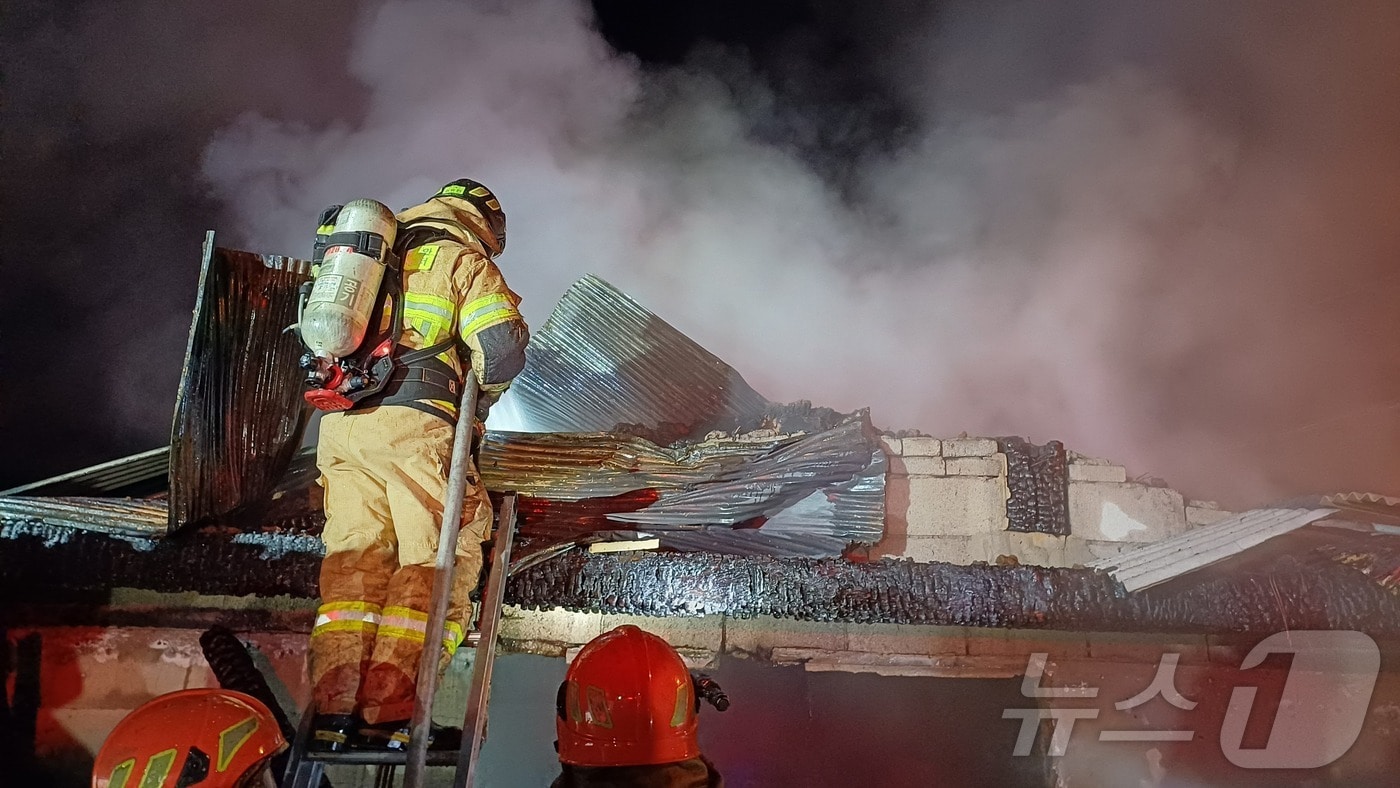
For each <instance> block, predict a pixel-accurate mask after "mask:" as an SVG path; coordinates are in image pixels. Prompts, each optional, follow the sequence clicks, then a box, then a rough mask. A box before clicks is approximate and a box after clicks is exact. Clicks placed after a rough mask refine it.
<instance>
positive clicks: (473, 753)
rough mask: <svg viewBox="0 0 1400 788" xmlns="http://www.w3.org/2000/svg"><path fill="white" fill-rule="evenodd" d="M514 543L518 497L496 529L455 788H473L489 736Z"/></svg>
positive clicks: (509, 500)
mask: <svg viewBox="0 0 1400 788" xmlns="http://www.w3.org/2000/svg"><path fill="white" fill-rule="evenodd" d="M514 542H515V493H511V494H509V495H507V496H506V497H505V499H504V500H502V501H501V516H500V525H499V526H498V527H497V528H496V537H495V543H494V546H493V547H492V549H491V574H489V575H487V576H486V590H485V591H484V592H483V593H482V595H481V640H480V641H479V642H478V643H477V644H476V664H474V665H472V688H471V693H470V694H469V695H467V716H466V720H465V721H464V722H463V723H462V735H463V736H471V743H470V744H467V743H466V742H463V745H464V746H463V747H462V751H461V753H460V754H459V755H458V760H457V776H456V779H455V780H453V783H452V785H453V786H454V788H471V787H472V786H473V785H474V784H475V782H474V781H475V780H476V764H477V760H478V758H479V757H480V755H481V743H482V738H483V735H484V734H485V733H486V707H487V704H488V703H489V702H490V700H491V668H492V667H493V666H494V665H495V663H496V632H497V630H499V629H500V625H501V605H502V604H503V602H504V601H505V594H506V578H507V577H508V576H509V575H510V548H511V545H512V544H513V543H514Z"/></svg>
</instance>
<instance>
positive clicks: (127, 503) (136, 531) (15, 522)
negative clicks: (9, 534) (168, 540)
mask: <svg viewBox="0 0 1400 788" xmlns="http://www.w3.org/2000/svg"><path fill="white" fill-rule="evenodd" d="M166 516H167V515H166V510H165V501H163V500H150V499H147V498H89V497H71V498H28V497H5V498H0V525H4V526H6V527H17V526H21V525H24V524H26V523H34V524H41V525H46V526H58V527H61V528H79V529H82V530H84V531H97V532H100V533H107V534H113V535H117V536H138V537H143V538H154V537H160V536H163V535H164V534H165V522H166Z"/></svg>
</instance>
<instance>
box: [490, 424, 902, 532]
mask: <svg viewBox="0 0 1400 788" xmlns="http://www.w3.org/2000/svg"><path fill="white" fill-rule="evenodd" d="M885 462H886V460H885V456H884V453H883V452H881V451H880V450H879V446H878V443H877V440H876V438H875V433H874V430H873V429H872V428H871V427H870V425H869V422H868V420H867V418H866V415H865V414H864V413H860V414H857V415H855V416H852V417H850V418H849V419H847V420H846V421H845V422H844V423H842V424H840V425H838V426H837V427H836V428H834V429H831V430H828V431H826V432H823V433H818V434H815V435H799V436H789V437H781V438H779V437H775V438H772V439H764V440H759V441H741V440H714V441H706V442H701V443H694V444H685V445H677V446H672V447H668V448H661V447H658V446H656V445H655V444H653V443H651V442H649V441H646V440H644V439H641V438H636V437H630V436H623V435H616V434H596V433H595V434H586V435H534V434H527V433H492V434H489V435H488V436H487V440H486V444H485V447H484V449H483V451H482V459H481V470H482V478H483V480H484V481H485V483H486V486H487V487H488V488H489V489H497V490H502V489H504V490H516V491H518V492H520V493H522V494H523V495H524V496H525V498H523V499H522V501H521V505H520V512H521V520H522V522H521V528H520V530H521V533H522V534H524V535H527V536H533V537H550V538H553V539H556V540H574V539H579V538H590V537H595V536H603V537H604V538H606V535H605V534H600V533H599V532H607V531H618V530H623V528H621V527H619V526H623V527H626V526H630V527H629V528H626V530H628V531H643V532H646V533H648V534H652V535H655V536H659V537H660V538H661V539H662V545H663V546H664V547H668V548H671V549H680V550H705V551H711V552H726V553H728V552H738V553H755V554H775V555H777V554H787V555H804V556H814V557H815V556H834V555H840V554H841V552H842V551H843V550H844V549H845V547H846V546H848V545H850V544H851V543H854V542H861V543H867V544H873V543H875V542H878V541H879V540H880V538H881V536H882V535H883V533H884V503H885V501H884V489H885V488H884V480H885V477H884V470H885ZM736 528H737V529H738V530H735V529H736Z"/></svg>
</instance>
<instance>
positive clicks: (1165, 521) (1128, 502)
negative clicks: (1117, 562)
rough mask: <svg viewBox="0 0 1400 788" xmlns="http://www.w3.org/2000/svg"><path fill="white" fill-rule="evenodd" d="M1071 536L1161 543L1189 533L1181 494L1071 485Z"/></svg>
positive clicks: (1140, 487)
mask: <svg viewBox="0 0 1400 788" xmlns="http://www.w3.org/2000/svg"><path fill="white" fill-rule="evenodd" d="M1069 521H1070V532H1071V533H1073V534H1074V535H1075V536H1078V537H1081V538H1083V539H1088V540H1094V541H1109V542H1137V543H1149V542H1157V541H1160V540H1162V539H1165V538H1167V537H1169V536H1175V535H1176V534H1179V533H1183V532H1184V531H1185V530H1186V507H1185V504H1184V503H1183V501H1182V499H1181V493H1179V492H1177V491H1176V490H1173V489H1171V488H1169V487H1149V486H1147V485H1145V484H1108V483H1104V482H1070V485H1069Z"/></svg>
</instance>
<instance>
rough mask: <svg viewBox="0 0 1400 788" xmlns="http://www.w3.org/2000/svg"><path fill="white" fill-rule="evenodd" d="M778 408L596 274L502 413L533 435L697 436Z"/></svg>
mask: <svg viewBox="0 0 1400 788" xmlns="http://www.w3.org/2000/svg"><path fill="white" fill-rule="evenodd" d="M769 405H770V403H768V401H767V400H765V399H764V398H763V397H762V396H760V395H759V394H758V392H756V391H754V390H753V388H751V387H750V386H749V384H748V383H746V382H745V381H744V378H743V377H742V376H741V375H740V374H739V373H738V372H737V371H735V370H734V369H733V368H732V367H730V366H729V365H728V364H725V363H724V362H723V361H721V360H720V359H719V358H717V357H716V356H715V355H714V354H712V353H710V352H709V351H707V350H705V349H704V348H702V347H701V346H700V345H698V344H696V343H695V342H694V341H693V340H691V339H690V338H689V337H687V336H686V335H685V334H682V333H681V332H680V331H678V330H676V329H675V328H674V327H673V326H671V325H670V324H669V323H667V322H666V321H664V320H662V319H661V318H659V317H657V316H656V315H654V314H652V313H651V312H649V311H647V310H646V309H645V308H643V307H642V306H641V305H640V304H638V303H637V302H636V301H634V300H632V299H631V298H629V297H628V296H627V295H626V294H624V293H623V292H622V291H620V290H618V289H617V288H615V287H613V286H612V285H610V284H608V283H607V282H605V281H603V280H602V279H600V278H598V277H596V276H591V275H590V276H586V277H584V278H582V279H580V280H579V281H577V282H575V283H574V284H573V286H572V287H570V288H569V290H568V291H567V292H566V293H564V296H563V298H561V299H560V300H559V304H558V305H557V306H556V307H555V308H554V312H553V313H552V314H551V315H550V317H549V320H548V321H547V322H546V323H545V324H544V326H543V327H542V328H540V329H539V330H537V331H535V332H534V335H533V337H532V338H531V340H530V349H529V353H528V361H527V363H526V365H525V369H524V370H523V371H522V372H521V373H520V375H519V377H517V378H516V380H515V382H514V384H512V386H511V389H510V391H509V392H508V393H507V394H506V396H505V397H503V398H502V400H501V402H500V404H499V405H498V406H497V407H498V408H499V409H500V410H501V412H502V418H508V419H509V421H510V422H512V429H518V430H521V431H526V432H611V431H613V430H614V429H616V428H617V427H618V426H619V425H624V424H631V425H642V426H644V427H646V428H648V429H652V430H657V429H667V430H668V431H669V432H670V437H674V438H680V437H692V438H697V437H700V436H703V435H704V434H705V433H706V432H708V431H709V430H712V429H723V430H730V429H733V428H735V427H736V426H739V425H743V424H746V423H750V422H752V421H753V420H754V419H756V418H758V417H760V416H761V414H762V413H763V412H764V409H765V408H766V407H767V406H769ZM661 442H662V443H669V442H670V441H669V440H662V441H661Z"/></svg>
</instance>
